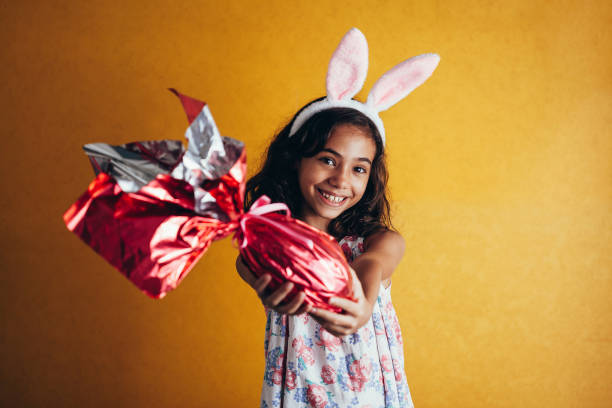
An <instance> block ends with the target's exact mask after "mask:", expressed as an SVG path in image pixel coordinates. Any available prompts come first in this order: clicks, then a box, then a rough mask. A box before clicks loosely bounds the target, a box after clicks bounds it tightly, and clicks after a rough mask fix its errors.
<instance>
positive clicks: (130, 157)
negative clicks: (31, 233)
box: [64, 90, 352, 311]
mask: <svg viewBox="0 0 612 408" xmlns="http://www.w3.org/2000/svg"><path fill="white" fill-rule="evenodd" d="M172 91H173V92H175V94H176V95H177V96H178V97H179V98H180V100H181V102H182V103H183V107H184V109H185V112H186V114H187V117H188V119H189V122H190V127H189V128H188V130H187V133H186V137H187V139H188V140H189V146H188V149H187V150H186V151H185V150H184V149H183V148H182V145H181V144H180V143H179V142H174V141H153V142H138V143H130V144H126V145H122V146H109V145H105V144H92V145H86V146H85V150H86V152H87V154H88V155H89V157H90V160H91V162H92V165H93V167H94V170H95V171H96V173H97V177H96V178H95V179H94V180H93V181H92V182H91V184H90V185H89V188H88V189H87V191H86V192H85V193H84V194H83V195H82V196H81V197H80V198H79V199H78V200H77V201H76V202H75V203H74V204H73V205H72V206H71V207H70V208H69V209H68V211H66V213H65V214H64V221H65V223H66V226H67V227H68V229H69V230H71V231H73V232H74V233H75V234H77V235H78V236H79V237H80V238H81V239H82V240H83V241H84V242H85V243H87V244H88V245H89V246H90V247H92V248H93V249H94V250H95V251H96V252H98V253H99V254H100V255H102V257H104V258H105V259H106V260H107V261H108V262H109V263H110V264H111V265H113V266H114V267H115V268H117V269H118V270H119V271H120V272H121V273H122V274H123V275H125V276H126V277H127V278H128V279H129V280H130V281H131V282H132V283H134V284H135V285H136V286H137V287H138V288H139V289H141V290H142V291H144V292H145V293H146V294H148V295H149V296H151V297H154V298H162V297H164V296H165V295H166V293H167V292H169V291H170V290H172V289H174V288H175V287H176V286H177V285H178V284H179V283H180V282H181V281H182V279H184V278H185V276H186V275H187V273H188V272H189V271H190V270H191V268H193V266H194V265H195V263H196V262H197V261H198V259H199V258H200V257H201V256H202V255H203V254H204V252H205V251H206V250H207V249H208V247H209V246H210V244H211V243H212V242H213V241H214V240H216V239H220V238H223V237H226V236H228V235H230V234H231V233H232V232H235V235H234V240H235V242H236V243H237V245H238V247H239V250H240V253H241V255H242V257H243V259H244V261H245V263H246V264H247V265H248V267H249V269H250V270H251V271H252V272H253V273H254V274H255V275H256V276H260V275H262V274H263V273H270V274H271V275H272V277H273V280H272V282H271V284H270V288H271V289H274V288H276V287H278V286H279V285H280V284H282V283H283V282H285V281H291V282H293V283H294V284H295V289H294V292H297V291H299V290H302V291H304V293H305V295H306V298H305V301H306V302H307V303H309V304H311V305H313V306H315V307H321V308H325V309H328V310H333V311H339V309H338V308H336V307H333V306H331V305H329V304H328V303H327V302H328V301H329V298H330V297H334V296H339V297H345V298H352V290H351V288H352V282H351V275H350V273H349V268H348V264H347V261H346V258H345V256H344V254H343V252H342V250H341V249H340V247H339V245H338V244H337V242H336V241H335V240H334V238H333V237H331V236H330V235H328V234H326V233H325V232H322V231H320V230H318V229H316V228H313V227H311V226H309V225H308V224H305V223H304V222H301V221H299V220H296V219H294V218H292V217H291V215H290V213H289V210H288V208H287V206H286V205H284V204H282V203H270V199H269V198H268V197H265V196H263V197H260V198H259V199H258V200H257V201H256V202H255V203H254V204H253V205H252V206H251V208H250V210H249V211H248V212H246V213H245V212H244V211H243V199H244V182H245V175H246V155H245V152H244V148H243V145H242V143H240V142H238V141H236V140H233V139H230V138H225V137H221V136H220V135H219V134H218V131H217V129H216V126H215V124H214V121H213V119H212V116H211V115H210V112H209V111H208V107H207V106H206V104H205V103H203V102H200V101H198V100H195V99H192V98H189V97H187V96H185V95H181V94H179V93H178V92H176V91H174V90H172Z"/></svg>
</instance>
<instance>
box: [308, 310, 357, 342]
mask: <svg viewBox="0 0 612 408" xmlns="http://www.w3.org/2000/svg"><path fill="white" fill-rule="evenodd" d="M311 316H312V318H313V319H315V321H316V322H317V323H319V324H320V325H321V327H323V328H324V329H325V330H327V331H328V332H329V333H331V334H333V335H334V336H336V337H342V336H346V335H347V334H349V329H347V328H346V327H340V326H335V325H333V324H330V323H329V322H328V321H326V320H323V319H320V318H319V317H316V316H313V315H312V314H311Z"/></svg>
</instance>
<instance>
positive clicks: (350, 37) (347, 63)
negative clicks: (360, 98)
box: [327, 28, 368, 101]
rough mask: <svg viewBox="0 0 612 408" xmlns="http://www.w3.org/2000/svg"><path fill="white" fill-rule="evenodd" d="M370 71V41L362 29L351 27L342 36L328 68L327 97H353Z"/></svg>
mask: <svg viewBox="0 0 612 408" xmlns="http://www.w3.org/2000/svg"><path fill="white" fill-rule="evenodd" d="M367 72H368V43H367V41H366V38H365V36H364V35H363V33H362V32H361V31H359V30H358V29H356V28H351V29H350V30H349V32H348V33H346V34H345V35H344V37H342V40H341V41H340V44H339V45H338V48H336V51H335V52H334V55H332V58H331V61H330V62H329V68H328V69H327V98H328V99H329V100H335V101H337V100H340V99H351V98H352V97H353V96H355V94H356V93H357V92H359V91H360V90H361V87H362V86H363V83H364V82H365V78H366V74H367Z"/></svg>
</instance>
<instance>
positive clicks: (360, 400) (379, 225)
mask: <svg viewBox="0 0 612 408" xmlns="http://www.w3.org/2000/svg"><path fill="white" fill-rule="evenodd" d="M364 45H365V53H364V52H363V48H364ZM364 54H365V66H366V67H367V44H366V43H365V37H363V34H361V33H360V32H359V31H358V30H356V29H352V30H351V31H349V33H347V34H346V35H345V37H344V38H343V40H342V42H341V43H340V46H339V47H338V49H337V50H336V52H335V53H334V56H333V57H332V61H331V62H330V67H329V70H328V78H327V91H328V92H327V96H326V97H325V98H321V99H318V100H315V101H313V102H311V103H310V104H308V105H306V106H305V107H304V108H302V109H301V110H300V111H299V112H298V113H297V114H296V116H294V118H293V119H292V120H291V122H290V123H289V124H288V125H287V126H285V128H284V129H283V130H281V131H280V133H278V134H277V135H276V137H275V138H274V140H273V141H272V143H271V145H270V146H269V148H268V151H267V157H266V160H265V162H264V164H263V167H262V169H261V170H260V171H259V173H257V174H256V175H255V176H254V177H253V178H252V179H251V180H249V182H248V183H247V200H246V206H247V207H248V206H250V204H251V203H253V202H254V201H255V200H256V199H257V198H258V197H260V196H261V195H264V194H265V195H267V196H269V197H270V198H271V199H272V201H273V202H283V203H286V204H287V206H288V207H289V209H290V210H291V212H292V214H293V215H294V216H295V217H296V218H299V219H301V220H303V221H305V222H306V223H308V224H310V225H312V226H314V227H317V228H319V229H321V230H323V231H326V232H328V233H330V234H331V235H333V236H334V237H336V238H337V239H338V240H339V244H340V245H341V247H342V249H343V250H344V252H345V254H346V255H347V259H348V260H349V263H350V267H351V269H350V270H351V273H352V274H353V282H354V284H353V291H354V297H355V300H354V301H352V300H348V299H342V298H333V299H331V300H330V304H332V305H334V306H337V307H340V308H341V309H342V310H343V312H342V313H333V312H330V311H327V310H322V309H315V308H312V307H311V306H310V305H308V304H306V303H305V302H304V294H303V293H302V292H299V293H298V294H297V295H295V296H294V297H292V298H290V297H289V296H288V294H289V293H290V292H291V291H292V289H293V284H292V283H290V282H288V283H285V284H283V285H281V286H280V287H279V288H278V289H276V290H275V291H272V292H271V291H268V290H266V288H267V286H268V284H269V283H270V281H271V279H272V278H271V276H270V275H268V274H265V275H262V276H261V277H259V278H258V279H256V278H255V276H254V275H253V274H252V273H251V272H250V271H249V270H248V268H247V267H246V266H245V264H244V263H243V262H242V260H241V259H240V257H239V258H238V259H237V261H236V268H237V270H238V272H239V274H240V276H241V277H242V278H243V279H244V280H245V281H246V282H247V283H248V284H249V285H250V286H251V287H253V289H254V290H255V291H256V293H257V295H258V296H259V297H260V298H261V300H262V303H263V304H264V306H265V307H266V313H267V325H266V335H265V357H266V368H265V374H264V383H263V389H262V395H261V406H262V407H270V408H271V407H279V406H281V407H282V406H284V407H306V406H312V407H318V408H320V407H341V408H343V407H349V406H350V407H371V408H375V407H376V408H378V407H411V406H412V400H411V397H410V391H409V389H408V385H407V382H406V376H405V373H404V359H403V350H402V337H401V332H400V328H399V325H398V320H397V316H396V314H395V310H394V309H393V305H392V303H391V295H390V284H391V275H392V273H393V271H394V269H395V268H396V266H397V265H398V263H399V261H400V260H401V258H402V255H403V253H404V240H403V238H402V237H401V236H400V234H398V233H397V232H395V231H393V230H392V226H391V221H390V217H389V203H388V200H387V197H386V184H387V169H386V164H385V154H384V142H385V139H384V137H385V136H384V127H383V126H382V122H381V121H380V118H379V117H378V111H380V110H383V109H386V107H388V106H390V105H392V104H394V103H395V102H397V100H399V99H401V98H403V97H404V96H406V95H407V93H409V92H410V91H412V90H413V89H414V88H416V87H417V86H418V85H420V83H422V82H423V81H425V79H427V77H428V76H429V75H430V74H431V72H433V69H435V65H437V61H438V59H436V58H437V56H435V57H434V56H431V55H428V56H425V57H426V58H430V59H431V58H433V59H435V61H433V63H432V61H429V63H428V64H423V63H422V59H423V58H424V56H421V57H415V58H414V59H412V62H411V60H408V61H405V62H404V63H403V65H406V63H408V62H410V64H408V65H409V66H408V67H403V69H402V72H401V75H400V77H401V78H402V79H403V82H402V81H400V82H401V86H398V79H393V78H392V79H391V80H389V78H387V79H386V82H387V85H385V88H384V89H382V88H381V87H380V86H378V83H377V84H376V85H375V86H374V88H373V90H372V92H371V93H370V97H371V96H372V93H374V97H373V102H372V103H370V97H369V98H368V104H361V103H359V102H357V101H355V100H353V99H351V98H352V97H353V96H354V95H355V94H356V93H357V92H358V91H359V89H361V86H362V85H363V81H364V79H365V71H366V69H365V68H364ZM347 61H348V64H349V65H350V66H349V68H350V69H349V70H348V71H347V72H348V73H346V72H342V71H343V70H342V69H338V66H339V64H340V65H342V64H344V65H343V66H340V68H343V67H346V65H347ZM415 61H416V62H417V64H415ZM401 65H402V64H400V66H401ZM423 65H427V67H426V68H427V70H429V72H428V73H427V72H426V73H425V74H423V72H418V73H417V74H419V75H415V66H416V67H417V68H418V69H417V70H422V68H423ZM432 66H433V68H431V67H432ZM398 67H399V66H398ZM394 70H397V67H396V68H394ZM345 71H346V70H345ZM355 73H357V74H356V75H355ZM390 74H393V70H392V71H390ZM388 75H389V74H387V76H388ZM406 78H408V79H406ZM383 80H385V77H383V78H382V79H381V80H380V81H379V83H380V82H381V81H383ZM411 81H412V82H411ZM383 82H384V81H383ZM407 82H410V83H408V84H407ZM415 84H416V85H415ZM383 85H384V84H383ZM377 86H378V87H377ZM406 87H407V88H410V87H412V88H411V89H409V90H408V91H406ZM398 88H401V89H399V92H398ZM389 89H391V90H390V91H389ZM375 91H376V92H378V93H379V95H382V97H378V96H377V95H376V92H375ZM390 92H391V93H394V92H395V95H391V99H392V100H391V101H390V100H389V99H388V98H389V93H390ZM385 104H387V105H388V106H386V107H385V106H384V105H385Z"/></svg>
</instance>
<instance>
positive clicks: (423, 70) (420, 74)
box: [366, 54, 440, 112]
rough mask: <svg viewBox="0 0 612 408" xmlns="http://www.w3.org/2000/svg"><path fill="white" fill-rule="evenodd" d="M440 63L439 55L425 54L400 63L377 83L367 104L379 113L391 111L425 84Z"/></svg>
mask: <svg viewBox="0 0 612 408" xmlns="http://www.w3.org/2000/svg"><path fill="white" fill-rule="evenodd" d="M439 62H440V56H439V55H437V54H423V55H418V56H416V57H412V58H410V59H407V60H406V61H404V62H401V63H399V64H398V65H396V66H395V67H393V68H391V69H390V70H389V71H387V72H386V73H385V74H384V75H383V76H382V77H380V79H379V80H378V81H376V83H375V84H374V86H373V87H372V90H371V91H370V94H369V95H368V100H367V102H366V104H367V105H368V106H371V107H372V108H373V109H374V110H375V111H377V112H381V111H384V110H387V109H389V108H390V107H391V106H393V105H395V104H396V103H397V102H399V101H400V100H402V99H403V98H405V97H406V96H407V95H408V94H409V93H410V92H412V91H414V90H415V89H416V88H417V87H418V86H420V85H421V84H422V83H423V82H425V81H426V80H427V78H429V77H430V76H431V74H432V73H433V72H434V70H435V69H436V67H437V66H438V63H439Z"/></svg>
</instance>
